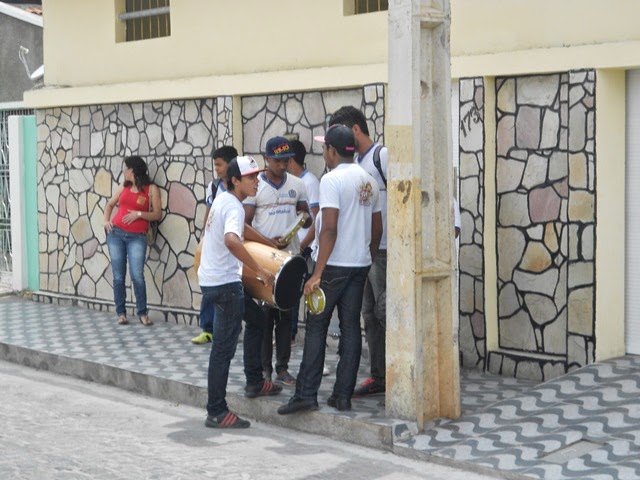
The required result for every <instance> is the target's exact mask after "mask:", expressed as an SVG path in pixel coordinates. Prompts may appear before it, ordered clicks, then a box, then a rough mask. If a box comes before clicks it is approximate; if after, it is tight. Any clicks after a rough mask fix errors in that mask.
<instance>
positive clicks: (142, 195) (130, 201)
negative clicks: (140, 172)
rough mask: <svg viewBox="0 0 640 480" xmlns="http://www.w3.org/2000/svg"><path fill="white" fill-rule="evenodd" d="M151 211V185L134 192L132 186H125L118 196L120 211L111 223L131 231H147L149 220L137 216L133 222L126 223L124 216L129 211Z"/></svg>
mask: <svg viewBox="0 0 640 480" xmlns="http://www.w3.org/2000/svg"><path fill="white" fill-rule="evenodd" d="M148 211H149V185H145V186H144V187H142V191H141V192H138V193H133V192H132V191H131V187H124V190H122V193H120V197H118V211H117V212H116V216H115V217H113V220H112V221H111V223H113V224H114V225H115V226H116V227H118V228H120V229H122V230H124V231H125V232H129V233H144V232H146V231H147V227H148V226H149V222H148V221H147V220H145V219H144V218H136V219H135V220H134V221H133V222H132V223H124V222H123V221H122V217H124V216H125V215H126V214H127V213H129V212H148Z"/></svg>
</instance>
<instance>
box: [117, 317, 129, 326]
mask: <svg viewBox="0 0 640 480" xmlns="http://www.w3.org/2000/svg"><path fill="white" fill-rule="evenodd" d="M118 325H129V320H127V316H126V315H118Z"/></svg>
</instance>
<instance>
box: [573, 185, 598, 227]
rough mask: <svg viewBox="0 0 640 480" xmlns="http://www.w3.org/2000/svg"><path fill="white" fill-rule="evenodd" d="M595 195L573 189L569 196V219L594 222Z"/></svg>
mask: <svg viewBox="0 0 640 480" xmlns="http://www.w3.org/2000/svg"><path fill="white" fill-rule="evenodd" d="M594 204H595V198H594V195H593V194H592V193H590V192H586V191H583V190H578V191H572V192H571V195H570V196H569V211H568V215H569V221H572V222H585V223H592V222H593V221H594V219H595V218H594V217H595V214H594Z"/></svg>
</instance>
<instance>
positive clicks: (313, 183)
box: [298, 170, 320, 243]
mask: <svg viewBox="0 0 640 480" xmlns="http://www.w3.org/2000/svg"><path fill="white" fill-rule="evenodd" d="M300 178H301V179H302V182H303V183H304V188H306V190H307V204H308V205H309V213H310V214H311V217H313V212H312V211H311V207H318V206H320V180H318V177H316V176H315V175H314V174H313V173H311V172H310V171H309V170H305V171H304V172H302V175H301V176H300ZM308 232H309V229H308V228H301V229H300V230H298V239H299V240H300V243H302V240H304V239H305V237H306V236H307V233H308Z"/></svg>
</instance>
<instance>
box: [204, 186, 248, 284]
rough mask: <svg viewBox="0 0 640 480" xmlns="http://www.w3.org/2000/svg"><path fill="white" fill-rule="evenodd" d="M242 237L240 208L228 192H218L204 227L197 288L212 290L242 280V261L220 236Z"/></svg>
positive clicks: (235, 198) (242, 211)
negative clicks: (211, 288) (234, 235)
mask: <svg viewBox="0 0 640 480" xmlns="http://www.w3.org/2000/svg"><path fill="white" fill-rule="evenodd" d="M227 233H235V234H236V235H237V236H238V238H240V240H243V234H244V208H243V207H242V203H240V200H238V198H237V197H236V196H235V195H233V194H231V193H229V192H218V194H217V195H216V199H215V200H214V201H213V205H212V206H211V210H210V211H209V216H208V217H207V221H206V223H205V226H204V243H203V245H202V255H201V257H200V268H198V282H199V283H200V286H201V287H216V286H218V285H225V284H227V283H233V282H240V281H241V280H242V262H241V261H240V260H238V259H237V258H236V257H235V256H234V255H233V254H232V253H231V252H230V251H229V249H228V248H227V246H226V245H225V244H224V236H225V235H226V234H227Z"/></svg>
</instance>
